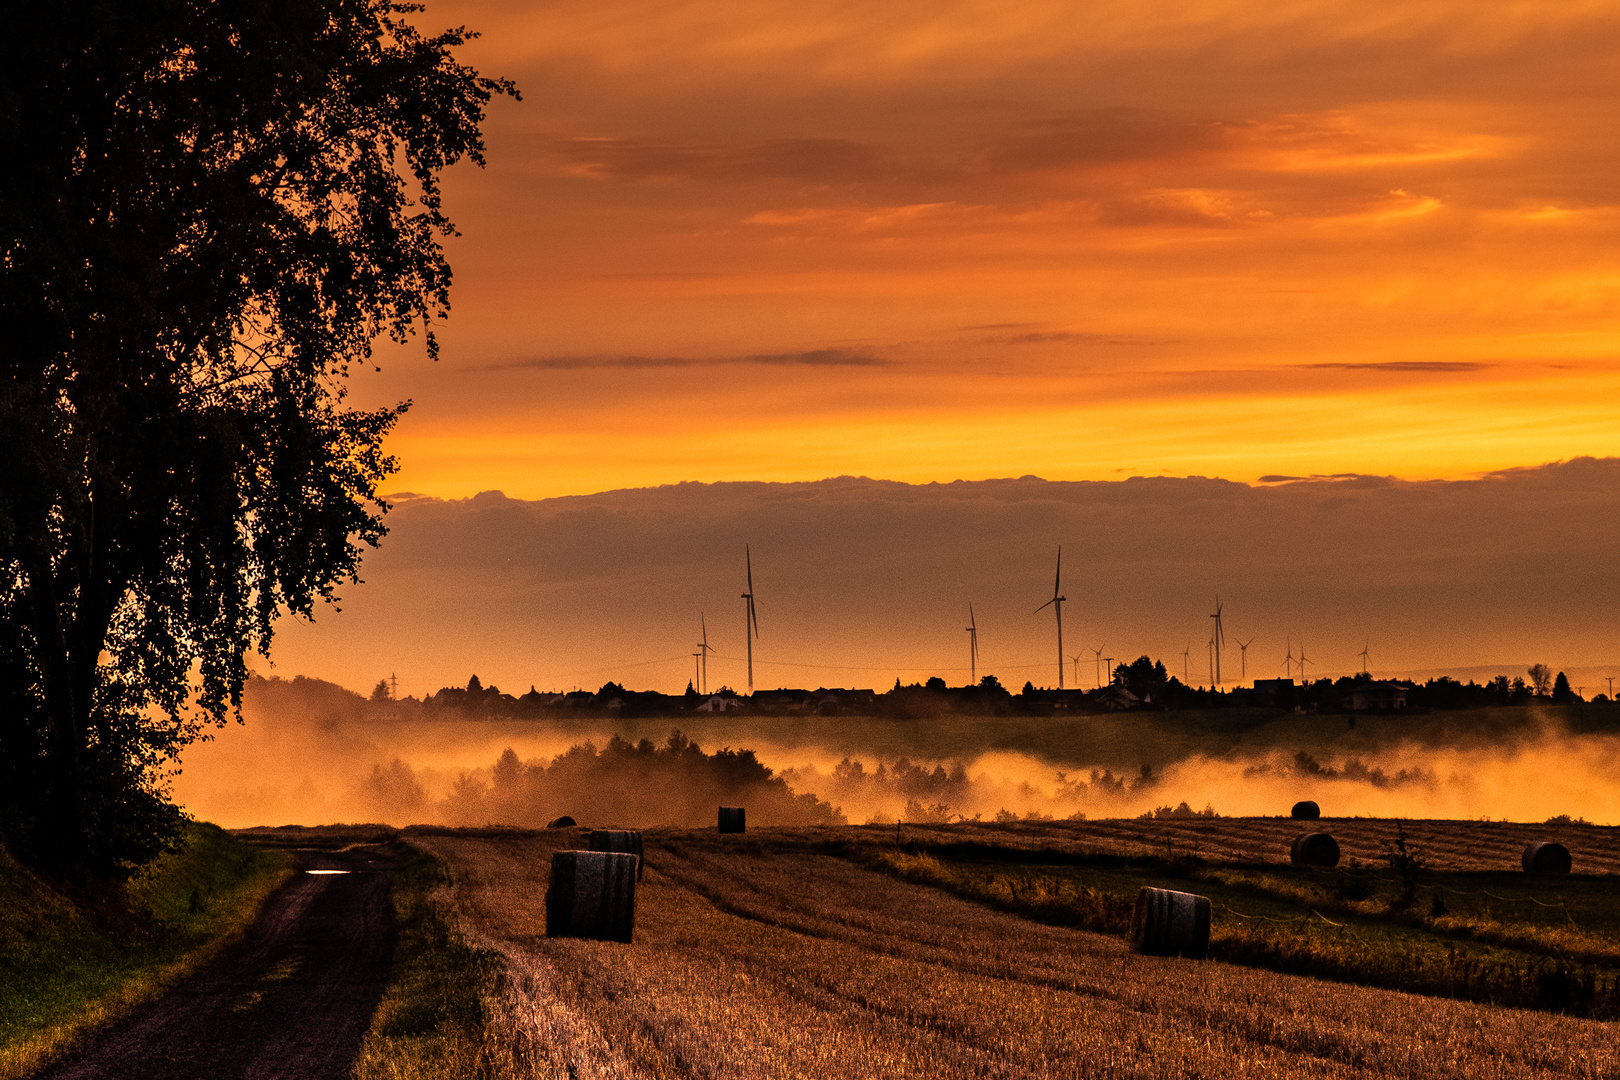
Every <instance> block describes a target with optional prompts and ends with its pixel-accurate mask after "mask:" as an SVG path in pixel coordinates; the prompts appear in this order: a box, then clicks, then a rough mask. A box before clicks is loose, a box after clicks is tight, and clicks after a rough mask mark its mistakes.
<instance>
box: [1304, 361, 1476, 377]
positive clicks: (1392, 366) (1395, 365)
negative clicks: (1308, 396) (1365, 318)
mask: <svg viewBox="0 0 1620 1080" xmlns="http://www.w3.org/2000/svg"><path fill="white" fill-rule="evenodd" d="M1293 366H1294V367H1296V368H1302V369H1304V370H1308V371H1323V370H1327V371H1389V372H1394V373H1400V372H1403V371H1404V372H1411V373H1413V374H1422V373H1429V372H1439V373H1445V372H1457V373H1459V374H1460V373H1463V372H1468V371H1485V370H1488V369H1490V368H1493V367H1496V366H1497V365H1495V364H1487V363H1482V362H1479V361H1475V360H1387V361H1365V362H1351V361H1335V362H1331V363H1320V364H1295V365H1293Z"/></svg>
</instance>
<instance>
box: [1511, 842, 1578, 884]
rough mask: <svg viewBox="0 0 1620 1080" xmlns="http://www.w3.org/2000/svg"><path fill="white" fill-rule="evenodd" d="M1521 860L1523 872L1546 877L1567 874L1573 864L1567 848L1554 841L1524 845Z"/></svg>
mask: <svg viewBox="0 0 1620 1080" xmlns="http://www.w3.org/2000/svg"><path fill="white" fill-rule="evenodd" d="M1523 862H1524V872H1525V873H1527V874H1541V875H1544V876H1547V877H1553V876H1557V875H1560V874H1567V873H1569V870H1570V867H1571V866H1573V865H1574V863H1573V861H1572V860H1571V859H1570V857H1569V848H1567V847H1565V846H1564V845H1563V844H1554V843H1546V844H1526V845H1524V857H1523Z"/></svg>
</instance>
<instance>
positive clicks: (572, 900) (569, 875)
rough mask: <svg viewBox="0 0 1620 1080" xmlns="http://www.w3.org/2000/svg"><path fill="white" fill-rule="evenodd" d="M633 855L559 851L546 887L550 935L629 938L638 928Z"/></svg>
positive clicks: (603, 938)
mask: <svg viewBox="0 0 1620 1080" xmlns="http://www.w3.org/2000/svg"><path fill="white" fill-rule="evenodd" d="M640 864H641V860H640V859H638V858H636V857H635V856H634V855H630V854H626V853H622V852H610V851H558V852H554V853H553V854H552V856H551V886H550V888H548V889H547V890H546V936H547V937H576V938H590V939H593V940H596V941H623V942H625V943H629V941H630V939H631V938H632V937H633V936H634V935H635V929H636V868H637V867H638V866H639V865H640Z"/></svg>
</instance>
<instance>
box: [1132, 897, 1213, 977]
mask: <svg viewBox="0 0 1620 1080" xmlns="http://www.w3.org/2000/svg"><path fill="white" fill-rule="evenodd" d="M1131 948H1133V949H1135V950H1136V951H1137V952H1139V953H1141V954H1142V955H1144V956H1185V957H1187V958H1188V959H1191V960H1202V959H1203V958H1204V955H1205V954H1206V953H1208V952H1209V897H1207V896H1199V895H1197V894H1196V893H1185V892H1175V891H1174V890H1172V889H1143V890H1142V891H1141V892H1139V893H1137V894H1136V908H1135V910H1134V911H1132V912H1131Z"/></svg>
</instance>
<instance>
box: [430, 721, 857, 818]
mask: <svg viewBox="0 0 1620 1080" xmlns="http://www.w3.org/2000/svg"><path fill="white" fill-rule="evenodd" d="M492 780H493V782H492V783H488V784H486V783H484V782H483V781H482V780H480V779H477V778H474V777H469V776H463V777H462V779H461V781H460V782H459V783H458V784H457V785H456V788H455V790H454V791H452V793H451V794H450V796H449V797H448V798H447V799H446V800H445V801H444V802H443V803H442V804H441V806H440V814H439V816H440V817H442V818H444V819H446V820H448V821H450V822H452V823H455V824H462V825H483V824H490V823H501V824H510V825H530V826H540V825H544V824H545V823H546V822H547V821H550V820H551V819H553V818H555V817H558V816H560V815H562V814H568V815H570V816H571V817H573V818H575V819H576V820H578V821H581V822H584V823H586V824H592V825H606V824H618V825H686V826H693V827H696V826H704V825H708V826H712V825H713V824H714V814H715V807H717V806H720V805H727V806H745V807H747V808H748V817H749V821H750V823H751V824H759V825H832V824H844V821H845V819H844V815H843V814H842V813H841V812H839V810H838V809H837V808H836V807H834V806H832V805H830V804H828V803H825V802H822V801H821V800H820V799H818V798H816V797H815V796H814V795H796V794H794V792H793V790H792V789H791V788H789V787H788V785H787V783H786V781H784V780H783V779H782V778H781V777H779V776H775V775H773V773H772V771H771V770H770V769H768V768H766V767H765V766H764V765H763V764H761V763H760V761H759V759H758V758H757V757H755V756H754V752H753V751H752V750H732V749H730V748H729V747H727V748H724V749H720V750H716V751H715V752H714V753H712V754H711V753H705V752H704V751H703V749H702V748H701V747H700V746H698V744H697V743H695V742H692V741H691V740H689V739H688V738H687V737H686V736H685V735H682V734H681V733H680V732H679V731H676V732H672V733H671V734H670V736H669V738H668V740H666V741H665V743H664V744H663V745H662V746H655V745H654V744H653V742H652V741H651V740H650V739H642V740H641V741H640V742H639V743H635V744H632V743H629V742H626V741H625V740H624V739H621V738H619V737H618V736H617V735H615V736H614V737H613V738H612V739H611V740H609V742H608V744H607V745H606V746H605V747H603V748H601V749H600V750H598V749H597V748H596V745H595V744H594V743H589V742H587V743H582V744H580V745H578V746H574V747H571V748H570V749H569V750H568V752H567V753H564V754H559V755H557V757H555V758H554V759H552V761H551V763H550V764H549V765H547V764H545V763H544V762H539V761H534V762H527V763H525V762H522V761H519V760H518V756H517V754H515V753H513V752H512V751H511V750H510V749H509V750H507V751H506V752H505V753H504V754H502V755H501V757H500V760H499V761H497V762H496V763H495V767H494V769H493V776H492Z"/></svg>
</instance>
